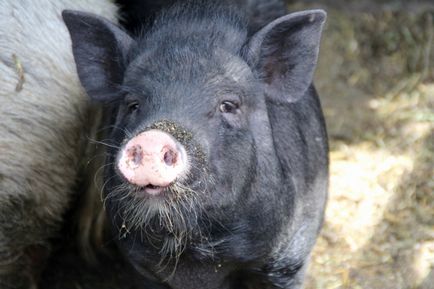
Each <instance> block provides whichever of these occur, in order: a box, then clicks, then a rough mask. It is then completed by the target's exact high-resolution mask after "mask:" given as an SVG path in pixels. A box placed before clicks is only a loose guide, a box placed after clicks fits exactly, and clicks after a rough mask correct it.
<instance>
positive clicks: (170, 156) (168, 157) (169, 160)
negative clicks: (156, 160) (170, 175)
mask: <svg viewBox="0 0 434 289" xmlns="http://www.w3.org/2000/svg"><path fill="white" fill-rule="evenodd" d="M177 158H178V154H177V153H176V152H175V151H173V150H172V149H168V150H167V151H166V152H165V153H164V157H163V159H164V162H165V163H166V165H168V166H173V165H175V164H176V161H177Z"/></svg>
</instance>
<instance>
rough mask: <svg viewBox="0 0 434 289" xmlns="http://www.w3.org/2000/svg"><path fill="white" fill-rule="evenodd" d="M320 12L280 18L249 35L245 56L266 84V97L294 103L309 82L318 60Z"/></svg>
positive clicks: (321, 25) (320, 27) (303, 92)
mask: <svg viewBox="0 0 434 289" xmlns="http://www.w3.org/2000/svg"><path fill="white" fill-rule="evenodd" d="M325 19H326V13H325V11H323V10H309V11H303V12H298V13H292V14H288V15H286V16H282V17H280V18H278V19H276V20H275V21H273V22H271V23H270V24H268V25H267V26H265V27H264V28H262V29H261V30H260V31H258V32H257V33H256V34H254V35H253V36H252V38H251V39H250V41H249V42H248V43H247V44H246V46H245V49H246V50H244V57H245V60H246V61H247V63H248V64H249V65H250V67H252V68H253V70H254V71H255V73H257V74H258V75H259V77H260V78H261V79H262V80H263V81H264V82H265V84H266V94H267V97H271V98H273V99H275V98H277V100H279V101H289V102H292V101H297V100H298V99H299V98H300V97H302V96H303V95H304V94H305V92H306V90H307V89H308V88H309V86H310V85H311V83H312V79H313V74H314V71H315V66H316V63H317V59H318V51H319V44H320V38H321V32H322V27H323V24H324V22H325Z"/></svg>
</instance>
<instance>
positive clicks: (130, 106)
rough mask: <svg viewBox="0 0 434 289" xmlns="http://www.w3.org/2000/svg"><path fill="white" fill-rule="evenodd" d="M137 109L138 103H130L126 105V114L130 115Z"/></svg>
mask: <svg viewBox="0 0 434 289" xmlns="http://www.w3.org/2000/svg"><path fill="white" fill-rule="evenodd" d="M138 109H139V102H138V101H132V102H130V103H128V113H132V112H134V111H136V110H138Z"/></svg>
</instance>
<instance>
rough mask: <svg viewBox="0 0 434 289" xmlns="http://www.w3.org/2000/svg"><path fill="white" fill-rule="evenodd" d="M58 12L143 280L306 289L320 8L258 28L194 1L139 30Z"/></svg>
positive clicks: (120, 234)
mask: <svg viewBox="0 0 434 289" xmlns="http://www.w3.org/2000/svg"><path fill="white" fill-rule="evenodd" d="M210 2H211V1H210ZM63 18H64V21H65V23H66V25H67V27H68V29H69V31H70V34H71V37H72V42H73V53H74V56H75V61H76V65H77V70H78V75H79V77H80V80H81V83H82V85H83V87H84V88H85V89H86V91H87V93H88V94H89V96H90V98H91V99H92V100H94V101H97V102H101V103H102V104H104V108H105V114H106V119H107V123H105V124H104V126H106V127H108V126H110V127H112V129H111V131H110V132H109V134H108V139H109V143H108V148H107V155H108V157H107V159H106V168H105V172H104V182H105V185H104V197H105V202H106V210H107V214H108V217H109V219H110V220H111V224H112V233H113V236H116V238H117V241H118V244H119V247H120V248H121V251H122V252H123V253H124V254H125V256H126V258H127V259H128V260H129V261H130V262H131V263H132V264H133V266H134V267H135V268H136V269H137V270H138V272H139V273H140V274H141V275H142V276H143V277H144V280H143V286H144V287H145V288H190V289H191V288H210V289H212V288H300V287H301V286H302V281H303V275H304V271H305V268H306V266H307V261H308V257H309V254H310V251H311V248H312V246H313V245H314V243H315V239H316V236H317V234H318V231H319V229H320V227H321V224H322V220H323V211H324V205H325V202H326V195H327V184H328V147H327V136H326V131H325V125H324V119H323V116H322V112H321V108H320V103H319V100H318V97H317V94H316V92H315V89H314V87H313V85H312V78H313V73H314V70H315V66H316V62H317V57H318V50H319V42H320V36H321V31H322V26H323V23H324V21H325V12H323V11H321V10H311V11H303V12H298V13H293V14H289V15H286V16H282V17H280V18H278V19H276V20H274V21H272V22H271V23H269V24H268V25H266V26H265V27H263V28H262V29H260V30H259V31H257V32H256V33H253V35H250V34H249V29H250V28H249V27H250V26H249V23H248V22H246V21H244V20H243V16H241V11H239V9H238V10H237V9H236V8H232V7H230V6H229V5H225V4H221V3H220V4H216V3H207V1H196V2H195V1H187V2H184V3H178V4H176V5H174V6H171V7H170V8H167V9H163V11H162V12H161V13H159V14H158V15H157V16H156V18H155V21H154V22H153V25H152V27H151V28H150V29H149V30H148V31H147V32H145V33H144V34H143V35H142V36H141V37H138V38H136V39H133V38H132V37H131V36H129V35H128V34H127V33H126V32H124V31H123V30H122V29H120V28H119V27H118V26H116V25H114V24H112V23H111V22H109V21H107V20H105V19H103V18H101V17H98V16H95V15H92V14H88V13H83V12H74V11H64V13H63Z"/></svg>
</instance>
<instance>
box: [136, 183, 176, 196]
mask: <svg viewBox="0 0 434 289" xmlns="http://www.w3.org/2000/svg"><path fill="white" fill-rule="evenodd" d="M170 186H171V184H169V185H168V186H156V185H153V184H149V185H146V186H144V187H141V188H140V189H141V191H143V192H144V193H146V194H149V195H152V196H155V195H160V194H162V193H163V192H164V191H168V190H169V189H170Z"/></svg>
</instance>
